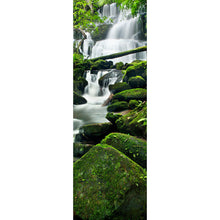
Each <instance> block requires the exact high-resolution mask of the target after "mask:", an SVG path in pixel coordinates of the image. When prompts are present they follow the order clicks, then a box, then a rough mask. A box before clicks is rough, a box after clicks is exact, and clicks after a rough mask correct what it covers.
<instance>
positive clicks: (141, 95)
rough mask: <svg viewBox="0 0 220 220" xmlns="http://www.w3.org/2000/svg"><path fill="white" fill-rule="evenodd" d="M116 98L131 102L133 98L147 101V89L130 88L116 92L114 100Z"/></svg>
mask: <svg viewBox="0 0 220 220" xmlns="http://www.w3.org/2000/svg"><path fill="white" fill-rule="evenodd" d="M114 99H118V100H119V101H127V102H129V101H130V100H132V99H136V100H141V101H145V100H146V99H147V90H146V89H142V88H136V89H128V90H125V91H122V92H119V93H117V94H115V95H114V96H113V100H114Z"/></svg>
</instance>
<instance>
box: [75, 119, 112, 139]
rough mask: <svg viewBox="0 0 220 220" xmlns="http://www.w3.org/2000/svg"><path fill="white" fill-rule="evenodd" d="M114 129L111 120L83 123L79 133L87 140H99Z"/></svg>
mask: <svg viewBox="0 0 220 220" xmlns="http://www.w3.org/2000/svg"><path fill="white" fill-rule="evenodd" d="M112 131H113V125H112V123H110V122H106V123H95V124H88V125H83V126H82V127H80V129H79V134H80V135H82V136H83V137H84V138H85V139H87V140H93V141H95V142H97V143H98V142H99V140H101V139H102V138H103V137H105V136H106V135H107V134H109V133H111V132H112Z"/></svg>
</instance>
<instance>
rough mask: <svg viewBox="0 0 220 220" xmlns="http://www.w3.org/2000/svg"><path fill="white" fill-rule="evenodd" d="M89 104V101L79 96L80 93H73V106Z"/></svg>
mask: <svg viewBox="0 0 220 220" xmlns="http://www.w3.org/2000/svg"><path fill="white" fill-rule="evenodd" d="M85 103H87V100H86V99H85V98H84V97H82V96H81V95H79V94H78V93H76V92H74V91H73V104H74V105H81V104H85Z"/></svg>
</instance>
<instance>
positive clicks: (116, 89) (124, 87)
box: [109, 82, 131, 94]
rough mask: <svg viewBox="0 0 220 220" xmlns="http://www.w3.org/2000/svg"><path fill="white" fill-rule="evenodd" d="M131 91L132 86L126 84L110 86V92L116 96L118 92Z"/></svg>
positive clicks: (120, 83)
mask: <svg viewBox="0 0 220 220" xmlns="http://www.w3.org/2000/svg"><path fill="white" fill-rule="evenodd" d="M128 89H131V86H129V85H128V84H127V83H126V82H119V83H115V84H114V85H109V90H110V91H111V92H112V93H113V94H115V93H118V92H122V91H124V90H128Z"/></svg>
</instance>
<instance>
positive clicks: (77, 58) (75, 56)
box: [73, 53, 83, 61]
mask: <svg viewBox="0 0 220 220" xmlns="http://www.w3.org/2000/svg"><path fill="white" fill-rule="evenodd" d="M82 60H83V55H82V54H78V53H74V54H73V61H82Z"/></svg>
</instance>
